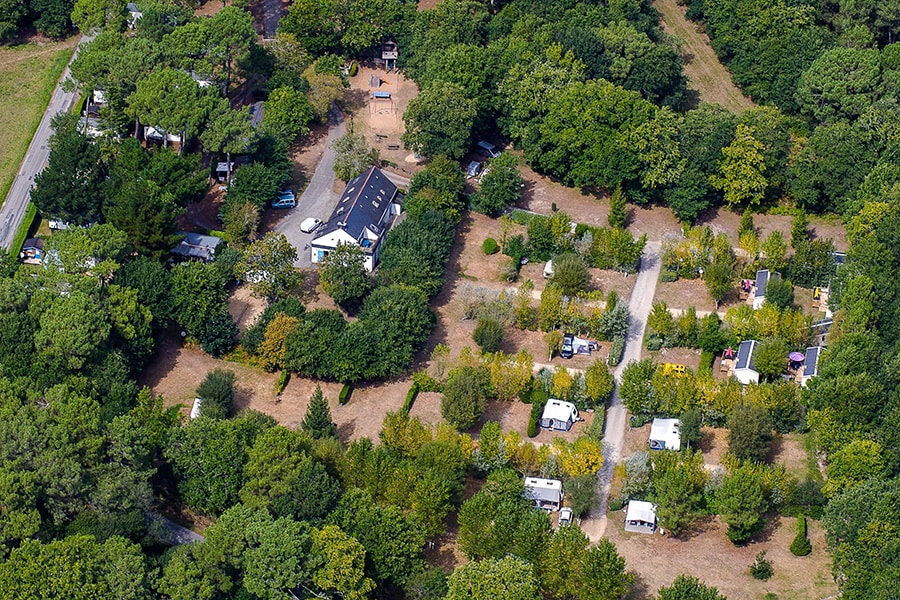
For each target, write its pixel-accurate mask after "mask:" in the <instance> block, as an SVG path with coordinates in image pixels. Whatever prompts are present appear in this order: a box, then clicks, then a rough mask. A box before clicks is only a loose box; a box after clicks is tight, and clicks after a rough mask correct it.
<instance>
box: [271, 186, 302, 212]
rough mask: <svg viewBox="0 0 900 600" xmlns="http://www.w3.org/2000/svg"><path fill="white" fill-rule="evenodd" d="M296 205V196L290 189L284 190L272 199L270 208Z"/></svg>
mask: <svg viewBox="0 0 900 600" xmlns="http://www.w3.org/2000/svg"><path fill="white" fill-rule="evenodd" d="M295 206H297V197H296V196H294V192H293V191H292V190H284V191H283V192H281V193H280V194H278V197H277V198H275V199H274V200H272V208H294V207H295Z"/></svg>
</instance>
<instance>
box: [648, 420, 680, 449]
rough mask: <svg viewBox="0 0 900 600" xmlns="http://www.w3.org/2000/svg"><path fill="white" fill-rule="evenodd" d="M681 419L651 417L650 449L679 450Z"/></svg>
mask: <svg viewBox="0 0 900 600" xmlns="http://www.w3.org/2000/svg"><path fill="white" fill-rule="evenodd" d="M680 429H681V421H679V420H678V419H653V423H652V424H651V425H650V449H651V450H674V451H675V452H678V451H679V450H681V431H680Z"/></svg>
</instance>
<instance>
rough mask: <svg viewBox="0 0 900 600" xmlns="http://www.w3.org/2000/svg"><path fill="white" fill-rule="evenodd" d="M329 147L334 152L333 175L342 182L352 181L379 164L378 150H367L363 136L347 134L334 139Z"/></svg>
mask: <svg viewBox="0 0 900 600" xmlns="http://www.w3.org/2000/svg"><path fill="white" fill-rule="evenodd" d="M331 147H332V148H334V151H335V157H334V174H335V175H336V176H337V178H338V179H343V180H344V181H349V180H351V179H353V178H354V177H356V176H357V175H360V174H362V173H364V172H365V171H366V170H367V169H368V168H369V167H371V166H372V165H378V164H380V162H381V161H380V159H379V158H378V149H377V148H369V144H368V143H367V142H366V138H365V136H363V135H357V134H354V133H353V132H347V133H346V134H344V135H342V136H341V137H339V138H338V139H336V140H335V141H334V143H333V144H332V145H331Z"/></svg>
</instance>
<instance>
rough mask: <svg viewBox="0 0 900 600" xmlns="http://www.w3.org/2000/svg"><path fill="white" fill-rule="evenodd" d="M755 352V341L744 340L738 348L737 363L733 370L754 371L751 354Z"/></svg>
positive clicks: (754, 366)
mask: <svg viewBox="0 0 900 600" xmlns="http://www.w3.org/2000/svg"><path fill="white" fill-rule="evenodd" d="M755 351H756V340H744V341H743V342H741V345H740V346H739V347H738V354H737V363H735V365H734V368H735V369H752V370H754V371H755V370H756V365H754V364H753V354H754V352H755Z"/></svg>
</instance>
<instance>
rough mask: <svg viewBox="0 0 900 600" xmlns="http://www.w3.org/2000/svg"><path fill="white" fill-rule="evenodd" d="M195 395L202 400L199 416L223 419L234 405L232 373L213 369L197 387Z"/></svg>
mask: <svg viewBox="0 0 900 600" xmlns="http://www.w3.org/2000/svg"><path fill="white" fill-rule="evenodd" d="M196 394H197V397H198V398H202V399H203V403H202V404H201V405H200V414H202V415H203V416H208V417H212V418H221V419H224V418H225V417H227V416H228V413H229V412H231V405H232V404H233V403H234V371H227V370H225V369H213V370H212V371H210V372H209V373H207V374H206V378H204V379H203V381H202V382H200V385H199V386H197V392H196Z"/></svg>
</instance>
